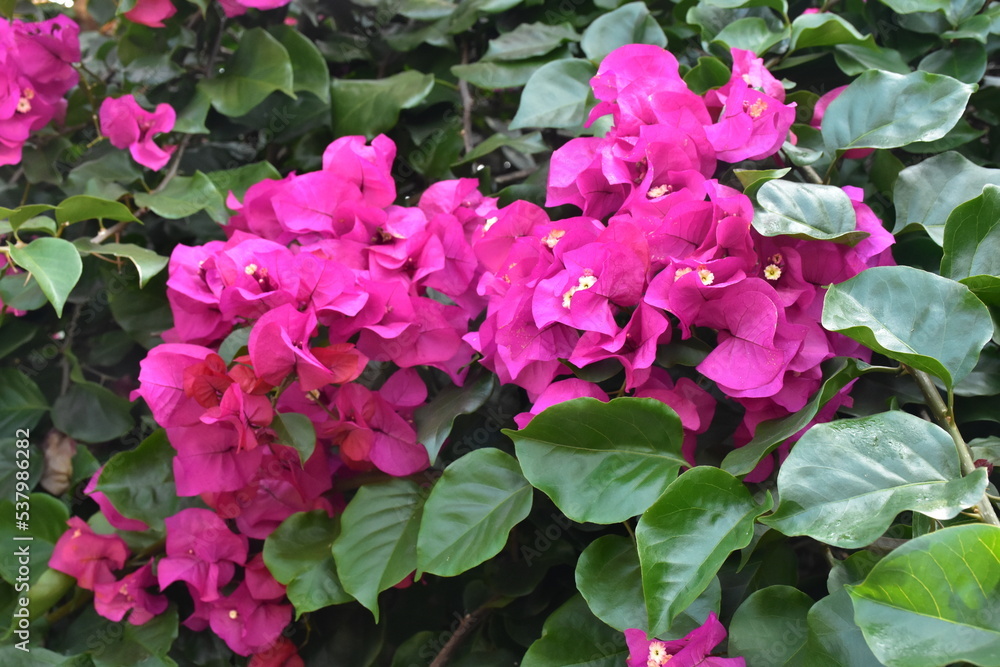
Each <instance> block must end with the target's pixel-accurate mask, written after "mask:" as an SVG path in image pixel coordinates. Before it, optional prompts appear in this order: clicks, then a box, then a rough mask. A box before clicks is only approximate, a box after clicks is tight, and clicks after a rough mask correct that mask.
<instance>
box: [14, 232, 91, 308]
mask: <svg viewBox="0 0 1000 667" xmlns="http://www.w3.org/2000/svg"><path fill="white" fill-rule="evenodd" d="M9 248H10V258H11V260H13V262H14V263H15V264H17V265H18V266H20V267H21V268H22V269H24V270H25V271H28V272H29V273H31V275H32V276H34V278H35V280H36V281H38V286H39V287H40V288H41V289H42V292H44V293H45V298H47V299H48V300H49V303H51V304H52V307H53V308H55V309H56V315H58V316H59V317H62V311H63V306H64V305H65V304H66V299H68V298H69V293H70V292H72V291H73V288H74V287H75V286H76V282H77V281H78V280H79V279H80V275H81V274H82V273H83V262H82V261H81V260H80V253H79V252H77V250H76V248H75V247H74V246H73V244H72V243H70V242H69V241H66V240H65V239H57V238H41V239H35V240H34V241H32V242H31V243H29V244H28V245H26V246H23V247H22V246H16V245H15V246H9Z"/></svg>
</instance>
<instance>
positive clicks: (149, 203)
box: [135, 171, 229, 222]
mask: <svg viewBox="0 0 1000 667" xmlns="http://www.w3.org/2000/svg"><path fill="white" fill-rule="evenodd" d="M135 203H136V204H138V205H139V206H145V207H146V208H148V209H150V210H151V211H153V213H156V214H157V215H158V216H160V217H161V218H167V219H168V220H180V219H181V218H187V217H189V216H192V215H194V214H195V213H197V212H198V211H207V212H208V214H209V215H210V216H211V217H212V219H213V220H215V221H216V222H225V221H226V220H227V219H228V218H229V215H228V213H226V207H225V205H224V204H223V199H222V195H221V194H219V191H218V190H216V189H215V185H213V183H212V180H211V179H210V178H209V177H208V176H206V175H205V174H203V173H201V172H200V171H196V172H195V173H194V176H178V177H177V178H174V179H173V180H171V181H170V183H168V184H167V187H166V188H164V189H163V190H161V191H160V192H156V193H145V192H139V193H136V195H135Z"/></svg>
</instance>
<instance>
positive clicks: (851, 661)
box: [806, 551, 882, 667]
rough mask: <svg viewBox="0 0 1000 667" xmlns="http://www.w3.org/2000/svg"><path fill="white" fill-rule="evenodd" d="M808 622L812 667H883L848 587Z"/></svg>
mask: <svg viewBox="0 0 1000 667" xmlns="http://www.w3.org/2000/svg"><path fill="white" fill-rule="evenodd" d="M859 553H862V554H866V553H868V552H865V551H862V552H859ZM852 558H853V556H852ZM806 621H807V623H808V625H809V638H808V644H807V648H806V651H807V652H806V655H807V656H808V657H809V660H810V661H811V662H810V667H812V664H813V663H815V664H816V665H817V667H882V663H881V662H879V661H878V660H877V659H876V658H875V656H874V655H873V654H872V651H871V649H870V648H868V644H866V643H865V637H864V635H863V634H862V633H861V628H859V627H858V626H857V624H856V623H855V622H854V607H853V606H852V605H851V597H850V596H849V595H848V594H847V590H845V589H844V588H840V589H839V590H838V591H836V592H834V593H833V594H831V595H828V596H826V597H825V598H823V599H822V600H820V601H819V602H817V603H816V604H814V605H813V606H812V609H810V610H809V614H808V616H807V618H806Z"/></svg>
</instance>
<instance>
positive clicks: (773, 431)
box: [722, 357, 887, 475]
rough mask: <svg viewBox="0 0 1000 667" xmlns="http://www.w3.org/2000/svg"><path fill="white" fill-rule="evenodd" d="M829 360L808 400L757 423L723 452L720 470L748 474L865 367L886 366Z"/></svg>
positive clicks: (861, 373)
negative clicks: (745, 437) (739, 443)
mask: <svg viewBox="0 0 1000 667" xmlns="http://www.w3.org/2000/svg"><path fill="white" fill-rule="evenodd" d="M829 363H830V364H831V366H830V367H829V368H828V369H827V371H826V373H825V374H824V375H825V376H826V379H825V380H824V381H823V385H822V386H821V387H820V388H819V390H818V391H817V392H816V393H815V394H813V397H812V398H811V399H809V402H808V403H806V405H805V406H804V407H803V408H802V409H801V410H799V411H798V412H795V413H792V414H790V415H788V416H787V417H782V418H780V419H770V420H768V421H765V422H761V423H760V424H758V425H757V428H756V429H754V436H753V439H752V440H751V441H750V442H748V443H747V444H745V445H743V446H742V447H738V448H736V449H734V450H733V451H731V452H729V453H728V454H726V458H724V459H723V460H722V468H723V470H726V471H727V472H729V473H731V474H733V475H746V474H748V473H749V472H751V471H752V470H753V469H754V468H756V467H757V464H758V463H760V460H761V459H762V458H764V457H765V456H767V455H768V454H770V453H771V452H772V451H774V449H775V447H777V446H778V445H780V444H781V443H782V442H784V441H785V440H787V439H788V438H790V437H792V436H793V435H795V434H796V433H798V432H799V431H801V430H802V429H804V428H805V427H806V426H808V425H809V422H811V421H812V420H813V417H815V416H816V414H817V413H818V412H819V411H820V408H822V407H823V406H824V405H826V404H827V403H828V402H829V401H830V399H831V398H833V397H834V396H835V395H836V394H837V393H838V392H839V391H840V390H841V389H843V388H844V387H846V386H847V384H848V383H849V382H851V381H852V380H854V379H855V378H857V377H859V376H861V375H864V374H865V373H867V372H869V371H885V370H887V369H885V368H883V367H880V366H870V365H868V364H866V363H865V362H863V361H859V360H857V359H845V358H840V357H838V358H837V359H836V360H831V362H829Z"/></svg>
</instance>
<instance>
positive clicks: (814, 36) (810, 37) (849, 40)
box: [788, 12, 865, 53]
mask: <svg viewBox="0 0 1000 667" xmlns="http://www.w3.org/2000/svg"><path fill="white" fill-rule="evenodd" d="M864 43H865V38H864V36H863V35H862V34H861V33H859V32H858V31H857V29H856V28H855V27H854V26H853V25H851V24H850V23H848V22H847V21H845V20H844V19H842V18H840V17H839V16H837V15H836V14H831V13H829V12H821V13H817V14H800V15H799V16H796V17H795V20H794V21H792V38H791V43H790V44H789V45H788V52H789V53H792V52H794V51H797V50H799V49H806V48H810V47H815V46H833V45H835V44H856V45H861V44H864Z"/></svg>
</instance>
